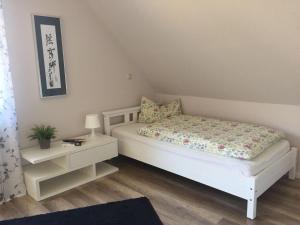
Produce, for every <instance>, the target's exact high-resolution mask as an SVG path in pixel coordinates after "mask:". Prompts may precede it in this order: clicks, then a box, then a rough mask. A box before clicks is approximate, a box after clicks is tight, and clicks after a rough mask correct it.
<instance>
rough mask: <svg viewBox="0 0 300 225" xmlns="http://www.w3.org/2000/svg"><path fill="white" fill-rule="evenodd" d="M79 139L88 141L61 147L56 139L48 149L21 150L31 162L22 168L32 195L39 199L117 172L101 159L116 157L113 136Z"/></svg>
mask: <svg viewBox="0 0 300 225" xmlns="http://www.w3.org/2000/svg"><path fill="white" fill-rule="evenodd" d="M80 138H86V140H87V142H85V143H84V144H83V145H82V146H68V147H63V146H62V142H55V143H52V144H51V148H50V149H47V150H41V149H40V148H39V147H33V148H27V149H23V150H21V156H22V158H23V159H25V160H26V161H28V162H30V164H29V165H27V166H25V167H24V168H23V170H24V177H25V183H26V187H27V192H28V194H29V195H30V196H31V197H33V198H34V199H35V200H37V201H40V200H43V199H45V198H48V197H51V196H53V195H56V194H59V193H61V192H64V191H67V190H69V189H72V188H74V187H77V186H79V185H82V184H85V183H87V182H90V181H93V180H95V179H98V178H101V177H104V176H106V175H109V174H111V173H114V172H116V171H118V168H116V167H114V166H111V165H109V164H107V163H105V162H104V161H105V160H108V159H111V158H114V157H116V156H118V142H117V139H116V138H113V137H110V136H105V135H100V136H97V137H95V138H93V139H88V138H87V137H80Z"/></svg>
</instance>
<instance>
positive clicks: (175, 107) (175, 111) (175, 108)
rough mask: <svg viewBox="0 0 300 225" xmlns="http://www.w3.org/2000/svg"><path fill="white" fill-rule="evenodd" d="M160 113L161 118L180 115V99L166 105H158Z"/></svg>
mask: <svg viewBox="0 0 300 225" xmlns="http://www.w3.org/2000/svg"><path fill="white" fill-rule="evenodd" d="M160 113H161V117H162V118H167V117H170V116H178V115H181V114H182V111H181V101H180V99H176V100H174V101H172V102H170V103H168V104H166V105H162V106H161V107H160Z"/></svg>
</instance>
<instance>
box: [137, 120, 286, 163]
mask: <svg viewBox="0 0 300 225" xmlns="http://www.w3.org/2000/svg"><path fill="white" fill-rule="evenodd" d="M138 134H139V135H142V136H146V137H151V138H155V139H157V140H160V141H164V142H169V143H172V144H176V145H182V146H186V147H187V148H190V149H194V150H197V151H205V152H209V153H214V154H219V155H222V156H228V157H233V158H238V159H246V160H251V159H253V158H255V157H256V156H258V155H259V154H261V153H262V152H263V151H264V150H266V149H267V148H268V147H270V146H271V145H272V144H274V143H276V142H278V141H279V140H281V139H283V138H284V134H283V133H281V132H279V131H276V130H274V129H272V128H268V127H265V126H261V125H257V124H250V123H240V122H233V121H224V120H219V119H211V118H206V117H199V116H189V115H180V116H173V117H170V118H166V119H163V120H162V121H160V122H155V123H152V124H149V125H147V126H145V127H142V128H140V129H139V130H138Z"/></svg>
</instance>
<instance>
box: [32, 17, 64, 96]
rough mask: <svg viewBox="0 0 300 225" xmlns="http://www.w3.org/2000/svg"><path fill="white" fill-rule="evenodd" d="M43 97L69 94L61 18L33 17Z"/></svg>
mask: <svg viewBox="0 0 300 225" xmlns="http://www.w3.org/2000/svg"><path fill="white" fill-rule="evenodd" d="M33 21H34V30H35V38H36V50H37V61H38V68H39V78H40V92H41V97H42V98H44V97H50V96H60V95H66V94H67V85H66V74H65V66H64V54H63V43H62V34H61V23H60V18H57V17H48V16H39V15H33Z"/></svg>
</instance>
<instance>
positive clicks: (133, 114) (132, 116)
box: [102, 106, 141, 136]
mask: <svg viewBox="0 0 300 225" xmlns="http://www.w3.org/2000/svg"><path fill="white" fill-rule="evenodd" d="M140 111H141V107H140V106H136V107H131V108H125V109H118V110H112V111H106V112H103V113H102V114H103V116H104V132H105V134H106V135H109V136H110V135H111V130H112V129H113V128H114V127H119V126H124V125H127V124H130V123H136V122H137V119H138V114H139V112H140ZM118 117H121V118H122V122H113V121H112V120H113V119H114V118H118Z"/></svg>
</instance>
